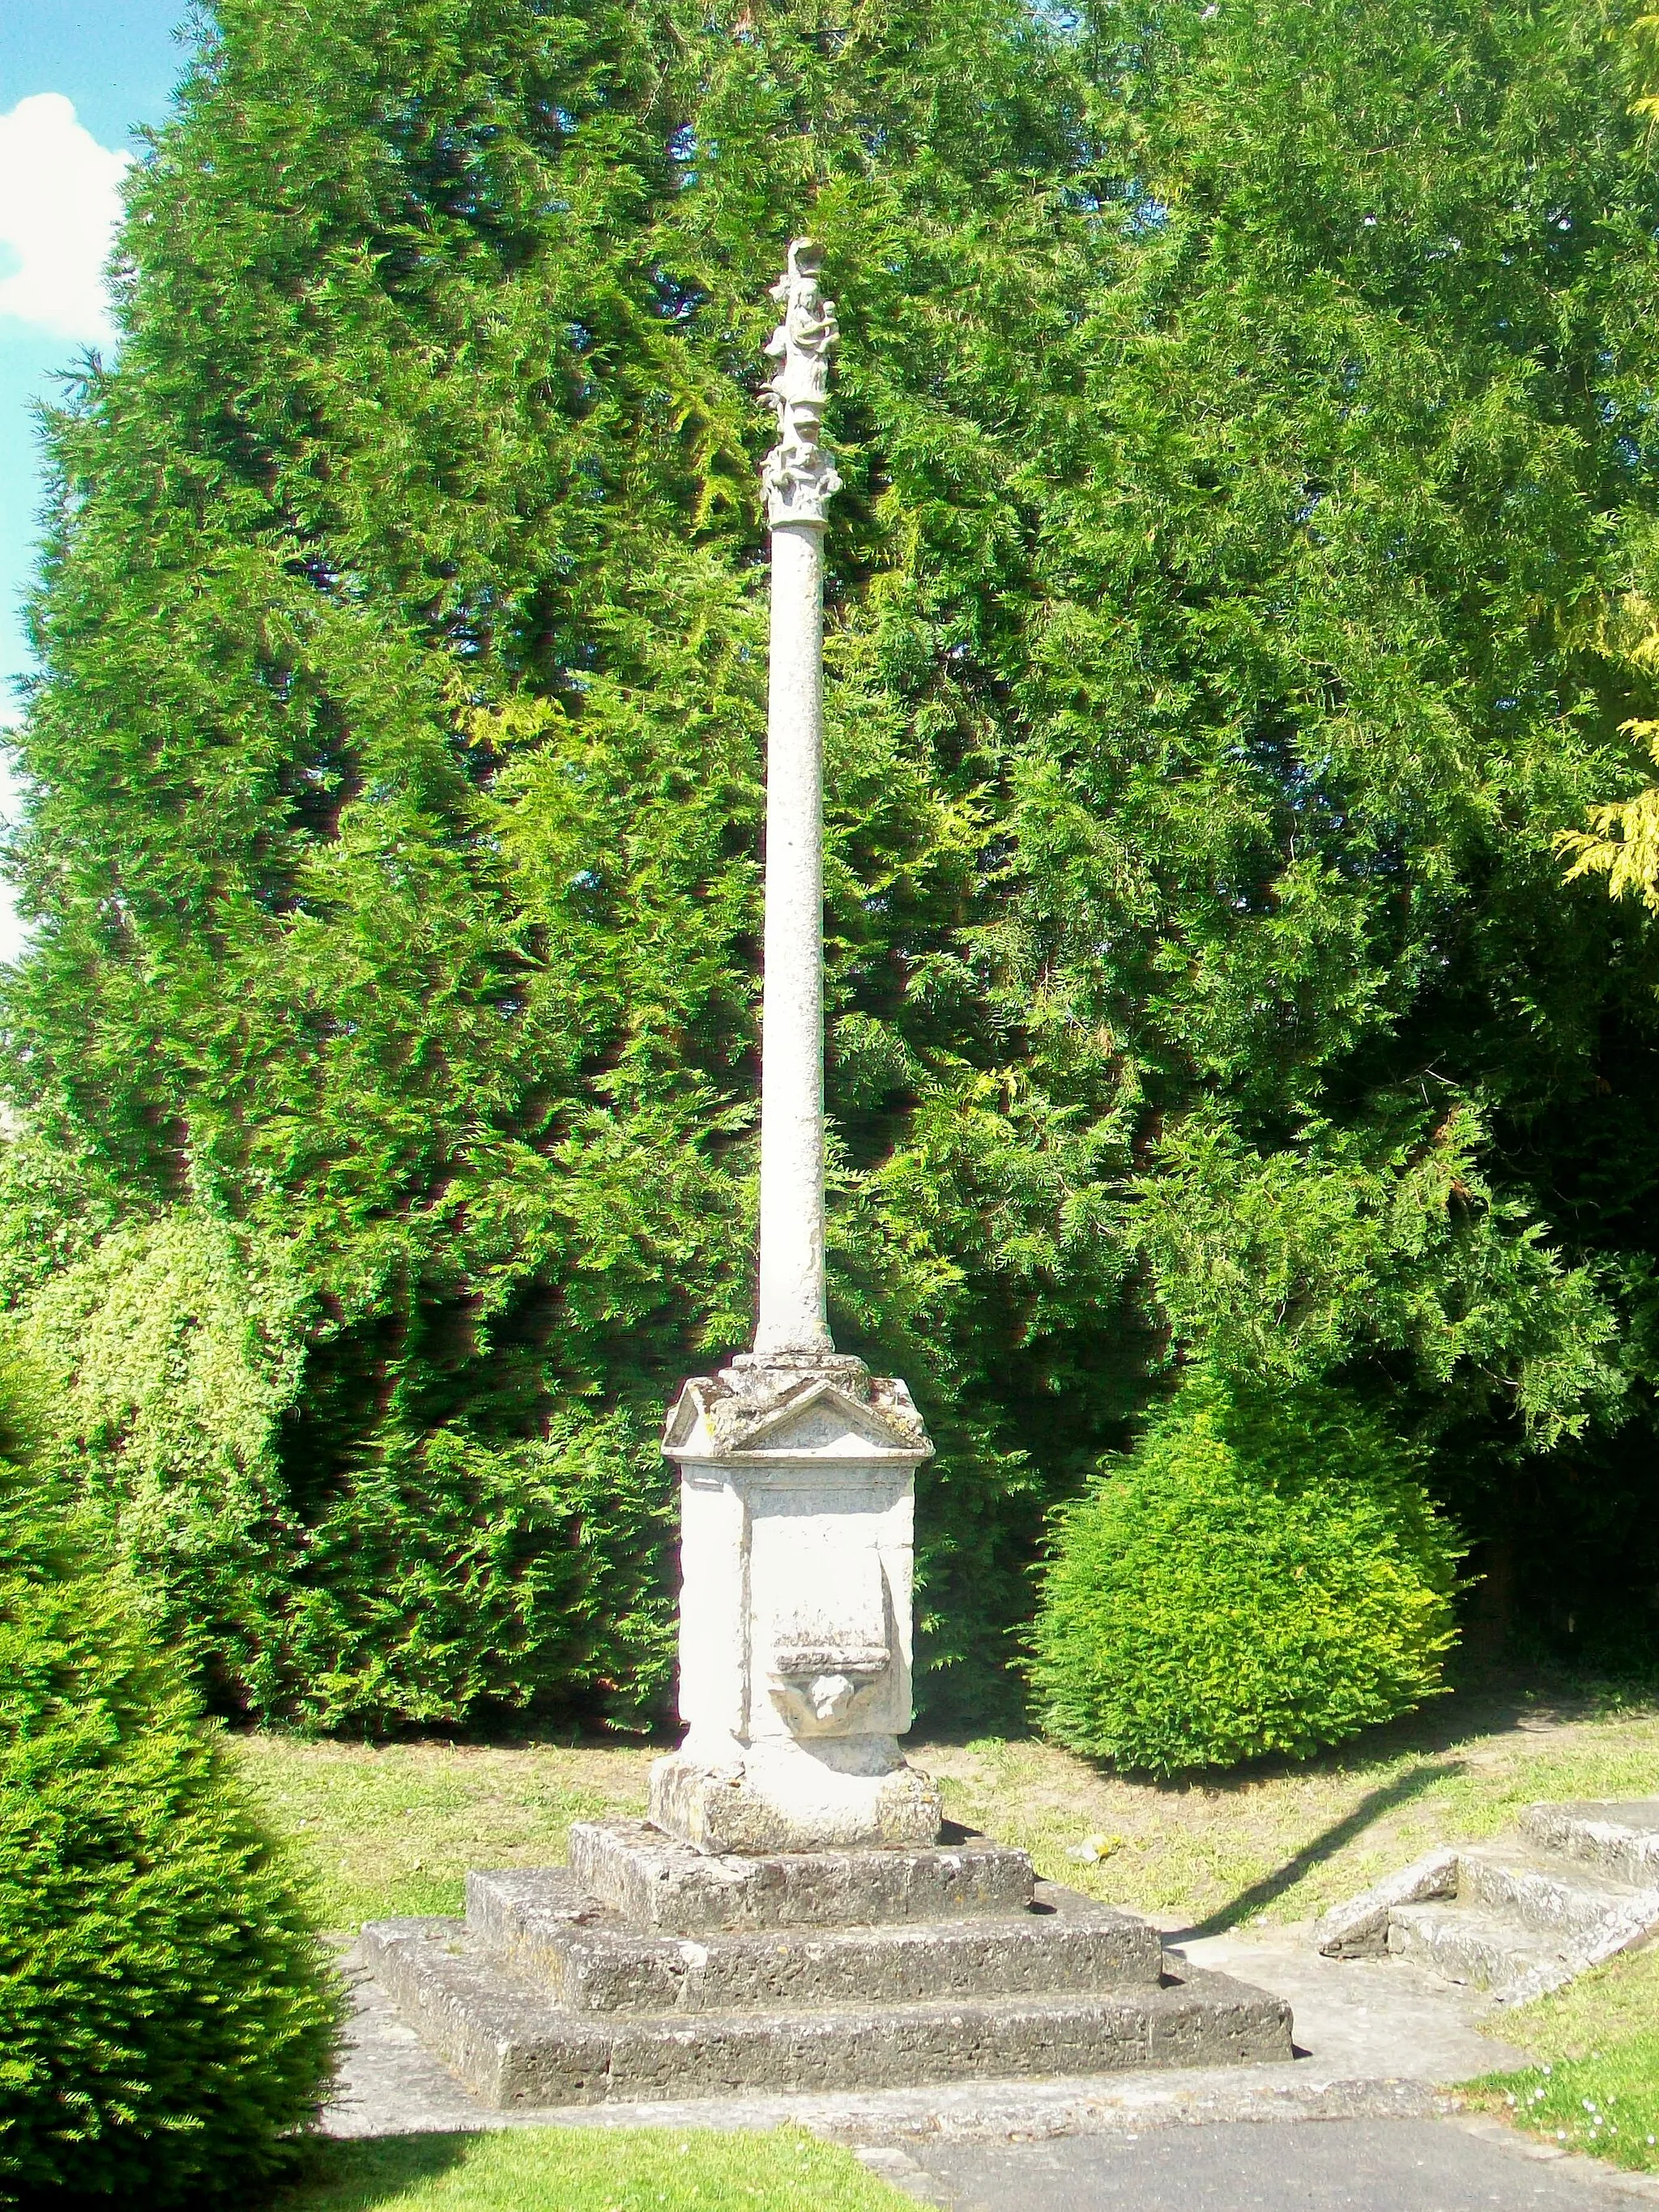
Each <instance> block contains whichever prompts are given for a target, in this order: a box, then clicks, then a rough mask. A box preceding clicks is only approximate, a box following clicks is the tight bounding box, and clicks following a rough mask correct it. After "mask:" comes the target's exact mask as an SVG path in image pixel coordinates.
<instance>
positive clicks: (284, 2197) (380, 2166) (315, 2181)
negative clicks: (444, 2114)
mask: <svg viewBox="0 0 1659 2212" xmlns="http://www.w3.org/2000/svg"><path fill="white" fill-rule="evenodd" d="M472 2140H473V2138H472V2136H471V2135H470V2134H465V2133H461V2132H455V2133H433V2134H430V2135H425V2134H422V2135H409V2136H368V2137H364V2138H362V2140H359V2141H356V2142H335V2141H331V2140H329V2139H328V2138H326V2137H322V2138H319V2139H318V2140H317V2141H315V2142H309V2143H307V2145H306V2147H305V2149H304V2150H303V2152H302V2153H301V2157H300V2161H299V2164H298V2165H297V2166H296V2167H295V2172H294V2173H293V2175H292V2177H291V2179H289V2181H288V2182H287V2183H286V2184H285V2185H284V2186H283V2187H282V2188H281V2189H279V2190H277V2191H276V2192H275V2193H274V2195H272V2196H271V2197H270V2198H269V2199H268V2208H269V2212H369V2208H371V2207H372V2206H374V2205H376V2204H384V2203H387V2202H388V2201H389V2200H390V2199H392V2198H395V2197H400V2196H401V2195H402V2194H403V2193H404V2191H405V2190H409V2189H413V2188H415V2187H416V2186H417V2185H419V2184H420V2183H422V2182H425V2181H435V2180H436V2179H438V2178H439V2176H440V2175H441V2174H445V2173H447V2172H450V2171H451V2170H452V2168H453V2167H455V2166H459V2164H460V2162H461V2160H463V2159H464V2158H465V2155H466V2152H467V2147H468V2145H469V2144H470V2143H471V2142H472Z"/></svg>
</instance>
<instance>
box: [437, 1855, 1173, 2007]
mask: <svg viewBox="0 0 1659 2212" xmlns="http://www.w3.org/2000/svg"><path fill="white" fill-rule="evenodd" d="M466 1927H467V1933H468V1936H470V1937H471V1939H472V1941H473V1942H476V1943H477V1945H478V1946H479V1947H480V1948H482V1949H483V1950H484V1951H487V1952H496V1953H499V1954H501V1956H502V1958H503V1959H504V1960H506V1961H507V1963H508V1964H509V1965H510V1966H513V1968H514V1969H515V1970H516V1971H518V1972H520V1973H522V1974H524V1975H526V1976H527V1977H528V1978H531V1979H532V1980H534V1981H535V1982H537V1983H538V1984H539V1985H540V1986H542V1987H543V1988H544V1989H545V1990H547V1991H548V1992H549V1993H550V1996H552V1998H553V2000H554V2002H556V2003H557V2004H558V2005H560V2006H562V2008H565V2009H566V2010H568V2011H571V2012H576V2013H607V2014H609V2013H630V2014H641V2013H673V2014H676V2015H680V2016H684V2015H689V2014H707V2013H735V2012H769V2011H775V2010H779V2009H782V2008H791V2007H794V2008H805V2007H813V2008H817V2007H819V2006H824V2005H831V2006H833V2005H845V2004H865V2005H872V2004H905V2003H916V2002H924V2001H927V2000H928V1999H933V1998H938V1999H941V2000H943V1999H949V2000H951V2001H955V2000H957V1999H958V1998H965V1997H972V1996H1014V1995H1056V1994H1059V1993H1061V1992H1064V1991H1083V1992H1088V1993H1097V1992H1099V1991H1102V1990H1110V1989H1117V1988H1134V1987H1140V1988H1155V1987H1156V1986H1157V1985H1158V1979H1159V1976H1160V1973H1161V1971H1162V1967H1163V1949H1162V1946H1161V1944H1160V1942H1159V1941H1158V1935H1157V1932H1156V1930H1155V1929H1152V1928H1151V1927H1149V1926H1148V1925H1147V1923H1146V1922H1145V1921H1142V1920H1137V1919H1135V1918H1134V1917H1132V1916H1131V1915H1130V1914H1128V1913H1127V1912H1119V1911H1114V1909H1113V1908H1112V1907H1111V1906H1109V1905H1097V1904H1096V1903H1095V1902H1094V1901H1093V1900H1092V1899H1090V1898H1085V1897H1079V1895H1078V1894H1077V1893H1076V1892H1075V1891H1073V1890H1068V1889H1063V1888H1060V1887H1057V1886H1055V1885H1053V1884H1050V1883H1048V1882H1039V1883H1038V1884H1037V1885H1036V1895H1035V1897H1034V1899H1033V1901H1032V1903H1031V1904H1030V1905H1029V1906H1027V1908H1026V1909H1025V1911H1023V1912H1020V1913H1016V1914H998V1915H993V1914H987V1913H975V1914H964V1915H963V1916H961V1917H957V1918H956V1919H954V1920H946V1921H933V1922H929V1921H902V1922H896V1923H888V1924H887V1925H886V1926H884V1927H870V1928H860V1927H839V1928H817V1929H787V1928H785V1929H747V1930H744V1931H741V1932H738V1933H721V1932H718V1931H710V1932H708V1933H705V1934H704V1935H702V1936H696V1937H690V1936H665V1935H658V1934H651V1933H647V1932H641V1930H639V1929H634V1928H630V1927H628V1926H626V1925H624V1924H623V1923H622V1921H621V1920H620V1919H619V1918H618V1917H617V1916H616V1915H615V1914H614V1913H610V1912H606V1911H603V1910H602V1909H601V1908H599V1907H598V1906H596V1905H595V1904H594V1901H593V1900H592V1898H591V1897H588V1896H586V1894H585V1893H583V1891H582V1889H581V1887H580V1884H579V1883H578V1881H576V1878H575V1876H574V1875H573V1874H571V1873H569V1872H568V1871H566V1870H565V1869H533V1870H531V1869H526V1870H522V1871H513V1872H507V1873H500V1874H483V1873H477V1874H470V1875H468V1876H467V1881H466Z"/></svg>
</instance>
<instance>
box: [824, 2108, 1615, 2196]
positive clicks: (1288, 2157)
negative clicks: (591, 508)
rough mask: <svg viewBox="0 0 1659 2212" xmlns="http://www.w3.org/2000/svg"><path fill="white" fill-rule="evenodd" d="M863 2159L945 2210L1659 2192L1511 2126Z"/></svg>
mask: <svg viewBox="0 0 1659 2212" xmlns="http://www.w3.org/2000/svg"><path fill="white" fill-rule="evenodd" d="M866 2163H868V2164H869V2165H871V2166H872V2167H874V2169H875V2170H876V2171H877V2172H881V2173H883V2174H884V2175H885V2176H886V2178H888V2179H890V2180H892V2181H894V2182H895V2183H896V2184H897V2185H898V2186H899V2187H900V2188H902V2189H904V2190H906V2191H908V2192H909V2193H910V2194H911V2195H913V2196H915V2197H917V2198H918V2199H919V2200H920V2201H921V2203H926V2204H934V2205H939V2206H941V2207H946V2208H949V2212H1614V2208H1615V2207H1616V2206H1618V2205H1620V2204H1621V2203H1622V2204H1625V2205H1626V2206H1628V2205H1631V2204H1632V2203H1638V2202H1643V2201H1645V2202H1647V2203H1653V2202H1654V2201H1655V2198H1656V2196H1659V2191H1656V2188H1655V2185H1654V2184H1653V2183H1652V2182H1650V2181H1649V2180H1647V2179H1644V2178H1643V2177H1638V2176H1633V2175H1620V2174H1618V2173H1616V2172H1613V2170H1612V2169H1610V2168H1607V2167H1605V2166H1599V2165H1595V2164H1593V2163H1592V2162H1591V2161H1590V2160H1585V2159H1577V2158H1567V2159H1560V2160H1553V2159H1541V2158H1540V2157H1539V2156H1537V2155H1536V2154H1535V2153H1534V2151H1533V2150H1532V2149H1531V2147H1530V2146H1528V2144H1527V2143H1526V2142H1525V2141H1524V2139H1522V2138H1520V2137H1517V2136H1514V2135H1513V2134H1511V2133H1510V2130H1507V2129H1504V2130H1492V2131H1488V2130H1485V2129H1481V2130H1471V2129H1470V2128H1468V2127H1466V2126H1462V2125H1460V2124H1458V2123H1456V2122H1455V2121H1451V2120H1364V2119H1360V2120H1332V2121H1328V2122H1327V2123H1325V2124H1322V2125H1319V2126H1310V2127H1272V2126H1263V2125H1261V2124H1250V2123H1246V2122H1240V2121H1231V2122H1227V2121H1224V2122H1221V2123H1220V2124H1217V2125H1215V2126H1211V2127H1194V2128H1160V2129H1158V2130H1154V2131H1153V2132H1152V2133H1150V2134H1147V2135H1144V2136H1098V2135H1095V2136H1062V2137H1060V2138H1058V2139H1056V2140H1054V2141H1051V2142H1035V2143H1005V2144H990V2143H972V2144H969V2143H956V2144H939V2145H936V2146H933V2147H932V2148H917V2149H913V2150H912V2151H910V2152H909V2153H908V2154H906V2153H900V2154H897V2155H894V2154H888V2155H887V2156H885V2157H883V2156H882V2155H881V2154H874V2155H871V2154H866Z"/></svg>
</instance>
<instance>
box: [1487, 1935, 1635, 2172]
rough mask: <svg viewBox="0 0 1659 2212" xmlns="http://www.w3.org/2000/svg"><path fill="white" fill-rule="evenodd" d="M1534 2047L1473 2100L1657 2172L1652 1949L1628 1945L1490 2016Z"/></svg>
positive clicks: (1501, 2030)
mask: <svg viewBox="0 0 1659 2212" xmlns="http://www.w3.org/2000/svg"><path fill="white" fill-rule="evenodd" d="M1491 2025H1492V2033H1493V2034H1495V2035H1502V2036H1504V2038H1505V2039H1508V2040H1510V2041H1514V2042H1517V2043H1521V2044H1523V2045H1525V2046H1526V2048H1527V2049H1528V2050H1529V2051H1536V2052H1537V2053H1538V2056H1539V2059H1540V2063H1539V2064H1538V2065H1536V2066H1534V2067H1529V2068H1528V2069H1527V2070H1526V2071H1525V2072H1524V2073H1520V2074H1504V2075H1492V2076H1489V2077H1488V2078H1487V2079H1486V2081H1480V2082H1475V2083H1474V2084H1472V2085H1471V2087H1470V2090H1469V2094H1470V2096H1471V2097H1472V2099H1473V2100H1474V2101H1475V2102H1476V2103H1478V2104H1480V2105H1483V2106H1486V2108H1487V2109H1488V2110H1489V2111H1492V2112H1499V2113H1502V2114H1503V2115H1504V2117H1506V2118H1509V2119H1511V2120H1513V2121H1514V2122H1515V2123H1516V2125H1517V2126H1519V2127H1522V2128H1525V2129H1526V2130H1528V2132H1529V2133H1531V2134H1534V2135H1541V2136H1547V2138H1548V2139H1549V2140H1550V2141H1551V2142H1558V2143H1559V2144H1560V2145H1561V2147H1562V2148H1563V2149H1565V2150H1575V2151H1585V2152H1589V2154H1591V2155H1593V2156H1595V2157H1596V2158H1605V2159H1611V2160H1613V2162H1614V2163H1615V2164H1616V2165H1619V2166H1630V2167H1633V2168H1634V2169H1635V2170H1636V2171H1638V2172H1659V1950H1645V1951H1634V1952H1629V1953H1626V1955H1625V1956H1624V1957H1623V1958H1620V1959H1613V1960H1610V1961H1609V1962H1608V1964H1607V1966H1601V1967H1598V1968H1597V1970H1596V1971H1595V1972H1594V1973H1590V1974H1583V1975H1581V1976H1580V1978H1578V1980H1577V1981H1576V1982H1571V1983H1570V1984H1568V1986H1567V1987H1566V1988H1565V1990H1559V1991H1558V1992H1557V1994H1556V1995H1555V1996H1548V1997H1541V1998H1539V2000H1538V2001H1537V2002H1536V2003H1534V2004H1530V2005H1524V2006H1522V2007H1520V2008H1518V2009H1517V2010H1516V2011H1515V2012H1512V2013H1508V2014H1505V2015H1503V2016H1502V2017H1501V2018H1500V2019H1498V2020H1494V2021H1492V2023H1491Z"/></svg>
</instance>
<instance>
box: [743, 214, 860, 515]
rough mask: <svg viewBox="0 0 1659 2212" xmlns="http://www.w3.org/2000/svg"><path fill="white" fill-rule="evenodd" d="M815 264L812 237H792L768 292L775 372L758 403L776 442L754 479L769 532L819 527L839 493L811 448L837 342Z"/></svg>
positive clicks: (820, 450)
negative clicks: (776, 310) (775, 311)
mask: <svg viewBox="0 0 1659 2212" xmlns="http://www.w3.org/2000/svg"><path fill="white" fill-rule="evenodd" d="M822 264H823V248H822V247H821V246H819V245H818V244H817V241H816V240H813V239H810V238H798V239H796V240H794V242H793V245H792V246H790V248H789V267H788V270H787V272H786V274H785V275H783V276H781V277H780V278H779V279H778V281H777V283H775V285H773V287H772V290H771V297H772V298H773V299H775V300H776V301H778V302H779V304H780V305H781V307H782V309H783V319H782V321H781V322H780V324H779V325H778V326H777V328H776V330H775V331H773V333H772V336H771V337H770V338H769V340H768V342H767V347H766V352H767V357H768V358H769V360H773V361H775V362H777V363H778V364H779V367H778V371H777V374H776V375H775V376H774V377H773V379H772V380H771V382H770V383H769V384H768V385H766V386H764V387H763V391H762V394H761V398H762V404H763V405H764V406H767V407H770V408H772V409H773V410H775V413H776V415H777V418H778V442H777V444H776V445H775V446H774V447H773V448H772V450H771V452H770V453H769V454H768V455H767V456H766V459H765V460H764V461H763V464H762V465H761V482H762V483H763V485H764V486H765V488H766V508H767V520H768V521H769V523H770V524H771V526H772V527H773V528H774V529H775V528H776V527H777V526H778V525H779V524H780V523H781V522H816V523H821V522H822V521H823V518H824V509H825V508H826V507H827V506H828V505H829V501H830V498H831V497H832V495H834V494H835V493H836V492H838V491H839V490H840V489H841V478H840V477H838V476H837V475H836V465H835V462H834V460H833V459H831V457H830V455H829V453H828V452H827V450H826V449H825V448H824V447H823V446H822V445H821V444H820V443H819V434H820V432H821V431H822V429H823V410H824V407H825V404H826V403H827V402H828V399H829V349H830V348H831V347H832V346H834V345H837V344H839V343H840V341H841V331H840V328H839V326H838V325H837V324H836V303H835V301H833V300H826V299H825V298H824V296H823V292H822V291H821V290H820V289H819V288H818V270H819V269H820V267H821V266H822Z"/></svg>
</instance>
